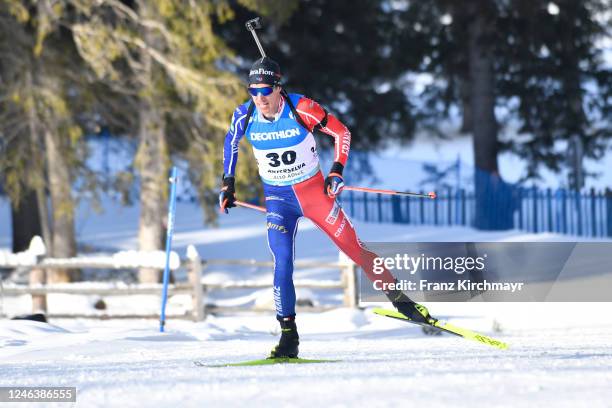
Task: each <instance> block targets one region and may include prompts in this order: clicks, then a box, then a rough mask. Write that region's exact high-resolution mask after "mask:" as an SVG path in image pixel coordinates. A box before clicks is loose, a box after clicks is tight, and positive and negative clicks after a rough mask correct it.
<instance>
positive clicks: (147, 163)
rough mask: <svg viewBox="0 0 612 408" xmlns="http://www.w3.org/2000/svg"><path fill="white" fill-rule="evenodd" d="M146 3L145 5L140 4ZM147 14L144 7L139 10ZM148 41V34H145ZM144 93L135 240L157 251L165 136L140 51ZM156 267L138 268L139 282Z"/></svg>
mask: <svg viewBox="0 0 612 408" xmlns="http://www.w3.org/2000/svg"><path fill="white" fill-rule="evenodd" d="M143 7H145V6H143ZM142 12H143V14H145V15H146V10H142ZM145 38H146V39H147V41H148V42H151V41H153V40H152V38H151V36H150V35H148V36H145ZM141 62H142V66H143V75H142V77H141V85H142V88H143V89H142V92H141V94H142V95H143V96H142V97H141V99H140V106H139V135H138V136H139V140H140V141H139V143H140V144H139V146H138V153H137V155H136V168H137V169H138V172H139V173H140V223H139V228H138V243H139V247H140V250H141V251H157V250H161V249H162V248H163V247H164V238H165V236H164V232H165V229H164V225H165V217H166V208H167V204H166V202H167V186H168V169H169V155H168V147H167V145H166V138H165V124H164V117H163V112H161V111H160V110H159V109H158V108H157V107H156V106H155V102H156V101H155V98H154V96H153V94H154V91H155V80H154V75H155V73H154V66H153V63H152V61H151V57H150V56H149V55H148V54H147V53H146V52H144V51H143V52H142V53H141ZM160 278H161V274H160V271H159V270H155V269H150V268H143V269H141V270H140V271H139V280H140V282H142V283H154V282H159V281H160Z"/></svg>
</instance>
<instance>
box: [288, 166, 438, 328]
mask: <svg viewBox="0 0 612 408" xmlns="http://www.w3.org/2000/svg"><path fill="white" fill-rule="evenodd" d="M323 184H324V182H323V176H322V175H321V174H320V173H319V174H318V175H317V176H315V177H312V178H310V179H308V180H306V181H304V182H302V183H299V184H296V185H294V186H293V189H294V190H295V192H296V196H297V197H298V200H299V201H300V204H301V207H302V210H303V213H304V215H305V216H306V217H308V218H309V219H311V220H312V221H313V222H314V223H315V224H316V225H317V226H318V227H319V228H320V229H321V230H322V231H323V232H325V233H326V234H327V235H328V236H329V237H330V238H331V239H332V241H334V243H335V244H336V246H338V248H340V250H342V252H344V253H345V254H346V255H348V256H349V257H350V258H351V259H352V260H353V262H355V263H356V264H358V265H359V266H361V268H362V269H363V272H364V273H365V275H366V276H367V277H368V279H370V280H371V281H375V280H379V281H381V282H382V287H383V292H384V293H385V295H386V296H387V297H388V298H389V300H390V301H391V302H392V303H393V306H395V307H396V308H397V309H398V310H399V311H400V312H401V313H403V314H404V315H406V316H407V317H409V318H411V319H412V320H416V321H419V322H429V321H430V319H432V318H431V316H430V315H429V312H428V311H427V309H426V308H425V307H424V306H422V305H418V304H417V303H415V302H414V301H412V299H410V298H409V297H408V296H406V294H405V293H403V292H402V291H399V290H395V289H393V290H391V289H385V284H391V283H394V282H395V281H396V279H395V277H394V276H393V275H392V274H391V273H390V272H389V271H388V270H387V269H386V268H384V267H383V268H382V271H380V273H375V272H374V259H375V258H377V255H376V254H375V253H373V252H372V251H370V250H368V249H367V248H366V247H365V246H364V245H362V244H361V242H360V241H359V238H358V237H357V233H356V232H355V229H354V228H353V225H352V224H351V222H350V220H349V219H348V217H347V216H346V214H345V213H344V211H343V210H342V209H341V208H340V207H339V206H338V204H337V203H336V202H335V200H334V199H332V198H330V197H328V196H327V194H325V193H324V192H323ZM386 288H389V286H386Z"/></svg>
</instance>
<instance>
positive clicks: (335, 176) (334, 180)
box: [323, 162, 344, 198]
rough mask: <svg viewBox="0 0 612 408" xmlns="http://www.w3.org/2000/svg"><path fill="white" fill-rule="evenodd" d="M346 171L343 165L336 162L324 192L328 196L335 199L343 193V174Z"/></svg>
mask: <svg viewBox="0 0 612 408" xmlns="http://www.w3.org/2000/svg"><path fill="white" fill-rule="evenodd" d="M343 171H344V166H343V165H342V163H339V162H334V164H333V165H332V167H331V170H330V171H329V174H328V175H327V178H326V179H325V187H324V190H323V192H324V193H325V194H327V195H328V196H329V197H332V198H333V197H335V196H337V195H339V194H340V193H341V192H342V189H343V188H344V178H342V172H343Z"/></svg>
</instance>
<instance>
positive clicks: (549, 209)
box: [546, 188, 553, 232]
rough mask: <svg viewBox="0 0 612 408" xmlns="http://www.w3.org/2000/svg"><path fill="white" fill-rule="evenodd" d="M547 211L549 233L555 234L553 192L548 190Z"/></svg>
mask: <svg viewBox="0 0 612 408" xmlns="http://www.w3.org/2000/svg"><path fill="white" fill-rule="evenodd" d="M546 211H547V212H548V214H547V215H548V216H547V218H548V232H553V210H552V190H551V189H550V188H547V189H546Z"/></svg>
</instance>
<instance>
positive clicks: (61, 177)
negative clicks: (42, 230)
mask: <svg viewBox="0 0 612 408" xmlns="http://www.w3.org/2000/svg"><path fill="white" fill-rule="evenodd" d="M44 136H45V148H46V154H47V174H48V176H49V191H50V193H51V205H52V219H53V233H52V234H53V238H52V239H53V252H52V254H53V256H54V257H59V258H71V257H74V256H76V240H75V236H74V200H73V198H72V182H71V177H70V169H69V167H68V162H67V161H66V157H65V154H64V153H62V147H61V144H60V140H59V136H58V135H54V134H53V133H51V132H50V131H48V130H45V131H44ZM48 275H49V276H48V278H49V282H50V283H55V282H70V281H72V280H78V279H79V278H80V276H79V275H80V274H79V273H78V271H74V270H72V271H71V270H65V269H54V270H50V271H49V274H48ZM71 278H72V279H71Z"/></svg>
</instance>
